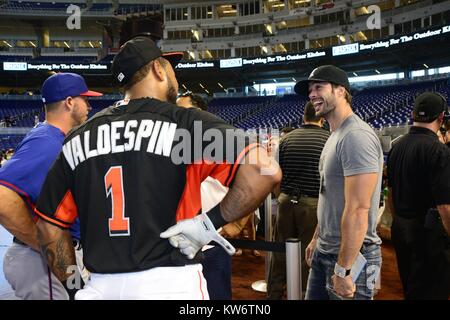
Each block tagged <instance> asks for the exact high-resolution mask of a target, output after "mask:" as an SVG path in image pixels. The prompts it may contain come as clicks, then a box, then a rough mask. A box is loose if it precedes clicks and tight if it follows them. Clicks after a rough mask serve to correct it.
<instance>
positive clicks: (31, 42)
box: [28, 41, 36, 48]
mask: <svg viewBox="0 0 450 320" xmlns="http://www.w3.org/2000/svg"><path fill="white" fill-rule="evenodd" d="M28 42H29V43H30V44H31V45H32V46H33V47H35V48H36V45H35V44H34V43H33V41H28Z"/></svg>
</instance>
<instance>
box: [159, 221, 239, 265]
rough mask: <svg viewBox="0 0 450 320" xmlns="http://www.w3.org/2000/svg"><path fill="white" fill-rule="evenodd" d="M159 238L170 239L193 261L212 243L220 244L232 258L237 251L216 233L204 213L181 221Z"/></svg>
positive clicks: (173, 244)
mask: <svg viewBox="0 0 450 320" xmlns="http://www.w3.org/2000/svg"><path fill="white" fill-rule="evenodd" d="M159 236H160V237H161V238H165V239H167V238H168V239H169V242H170V244H171V245H172V246H174V247H175V248H179V249H180V251H181V253H183V254H184V255H186V256H187V257H188V259H193V258H194V257H195V255H196V254H197V252H198V251H199V250H200V249H201V248H202V247H203V246H204V245H206V244H208V243H210V242H211V241H215V242H217V243H218V244H220V245H221V246H222V248H224V249H225V251H226V252H227V253H228V254H229V255H230V256H231V255H233V254H234V253H235V251H236V250H235V249H234V247H233V246H232V245H231V243H229V242H228V241H227V240H225V238H224V237H222V236H221V235H220V234H219V233H218V232H217V231H216V229H215V228H214V225H213V223H212V222H211V220H210V219H209V218H208V216H207V215H206V214H204V213H202V214H200V215H197V216H195V217H194V218H192V219H186V220H181V221H179V222H178V223H177V224H176V225H174V226H172V227H170V228H169V229H167V230H166V231H164V232H163V233H161V234H160V235H159Z"/></svg>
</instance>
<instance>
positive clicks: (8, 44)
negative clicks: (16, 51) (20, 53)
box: [3, 40, 12, 48]
mask: <svg viewBox="0 0 450 320" xmlns="http://www.w3.org/2000/svg"><path fill="white" fill-rule="evenodd" d="M3 42H4V43H5V44H6V45H7V46H8V47H10V48H12V45H10V44H9V43H8V42H7V41H6V40H3Z"/></svg>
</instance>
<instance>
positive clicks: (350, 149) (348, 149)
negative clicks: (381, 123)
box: [336, 130, 381, 177]
mask: <svg viewBox="0 0 450 320" xmlns="http://www.w3.org/2000/svg"><path fill="white" fill-rule="evenodd" d="M336 151H337V155H338V158H339V159H340V161H341V164H342V169H343V172H344V176H345V177H347V176H353V175H358V174H364V173H379V172H380V171H381V168H380V157H381V154H380V152H381V146H380V141H379V139H378V137H377V136H375V135H374V134H372V133H370V132H368V131H366V130H351V131H350V132H348V133H347V134H346V135H345V136H344V137H343V139H342V140H341V141H340V142H339V143H338V145H337V150H336Z"/></svg>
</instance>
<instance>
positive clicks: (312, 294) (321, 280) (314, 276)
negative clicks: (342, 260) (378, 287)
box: [305, 244, 381, 300]
mask: <svg viewBox="0 0 450 320" xmlns="http://www.w3.org/2000/svg"><path fill="white" fill-rule="evenodd" d="M361 253H362V254H363V256H364V258H366V260H367V264H366V266H365V267H364V268H363V270H362V272H361V274H360V275H359V277H358V279H357V280H356V283H355V284H356V292H355V295H354V297H353V299H355V300H370V299H372V298H373V295H374V291H375V290H374V289H375V283H376V281H377V279H378V277H379V275H380V270H381V247H380V246H379V245H374V244H372V245H367V246H366V245H364V246H363V248H362V250H361ZM337 258H338V255H337V254H325V253H322V252H320V251H319V250H317V249H316V250H315V251H314V253H313V257H312V262H311V269H310V272H309V277H308V286H307V288H306V298H305V299H306V300H336V299H342V298H340V297H339V296H337V295H336V294H334V291H333V283H332V281H331V277H332V276H333V275H334V264H335V263H336V261H337Z"/></svg>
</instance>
